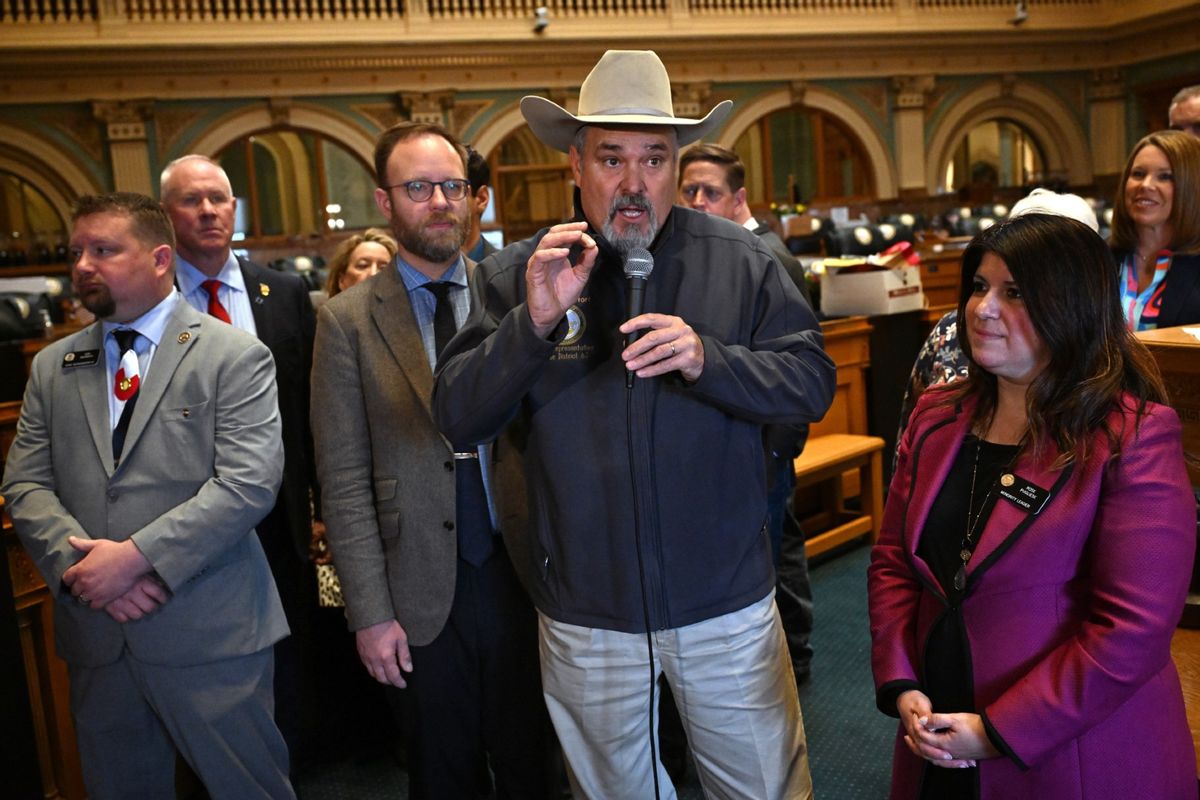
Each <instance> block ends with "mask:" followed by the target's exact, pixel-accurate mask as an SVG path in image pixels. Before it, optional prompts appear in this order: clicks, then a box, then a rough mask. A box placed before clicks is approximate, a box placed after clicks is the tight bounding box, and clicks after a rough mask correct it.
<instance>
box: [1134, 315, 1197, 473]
mask: <svg viewBox="0 0 1200 800" xmlns="http://www.w3.org/2000/svg"><path fill="white" fill-rule="evenodd" d="M1186 327H1200V326H1192V325H1189V326H1186ZM1137 338H1138V339H1139V340H1140V341H1141V342H1142V344H1144V345H1146V347H1148V348H1149V349H1150V352H1151V353H1152V354H1153V355H1154V360H1155V361H1157V362H1158V368H1159V369H1160V370H1162V375H1163V381H1164V382H1165V383H1166V384H1167V396H1168V397H1170V399H1171V408H1173V409H1175V413H1177V414H1178V415H1179V420H1180V422H1182V423H1183V449H1184V450H1185V451H1187V452H1188V453H1190V454H1191V455H1193V456H1195V457H1197V458H1200V339H1196V337H1194V336H1192V335H1191V334H1187V333H1184V332H1183V328H1161V329H1159V330H1153V331H1140V332H1138V333H1137ZM1189 474H1190V475H1191V477H1192V485H1193V486H1200V468H1196V467H1194V466H1193V467H1192V468H1191V469H1190V470H1189Z"/></svg>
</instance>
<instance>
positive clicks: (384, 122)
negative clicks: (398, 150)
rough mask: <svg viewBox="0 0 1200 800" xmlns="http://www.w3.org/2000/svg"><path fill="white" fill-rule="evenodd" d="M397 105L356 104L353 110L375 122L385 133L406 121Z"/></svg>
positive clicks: (352, 107)
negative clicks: (398, 123)
mask: <svg viewBox="0 0 1200 800" xmlns="http://www.w3.org/2000/svg"><path fill="white" fill-rule="evenodd" d="M397 105H398V102H397V103H356V104H354V105H352V106H350V108H351V109H353V110H354V111H356V112H358V113H359V114H362V115H363V116H364V117H366V118H367V119H369V120H371V122H374V123H375V125H376V126H378V128H379V130H381V131H385V130H387V129H388V128H390V127H392V126H393V125H395V124H396V123H397V122H401V121H403V120H404V115H403V114H401V113H400V110H399V108H398V107H397Z"/></svg>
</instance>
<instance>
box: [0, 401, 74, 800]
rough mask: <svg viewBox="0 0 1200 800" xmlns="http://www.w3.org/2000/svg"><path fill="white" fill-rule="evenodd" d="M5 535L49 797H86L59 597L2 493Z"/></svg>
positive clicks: (6, 441) (1, 413) (1, 425)
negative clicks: (62, 649)
mask: <svg viewBox="0 0 1200 800" xmlns="http://www.w3.org/2000/svg"><path fill="white" fill-rule="evenodd" d="M19 416H20V403H2V404H0V470H2V469H3V463H2V462H3V458H4V456H5V455H6V454H7V453H8V448H9V446H10V445H11V444H12V440H13V437H14V436H15V435H16V426H17V418H18V417H19ZM0 519H2V521H3V524H2V525H0V540H2V542H3V545H4V551H5V555H6V557H7V562H8V571H9V575H10V577H11V579H12V591H13V600H14V604H15V607H16V617H17V619H16V622H17V628H18V635H19V637H20V640H21V652H22V655H23V657H24V665H25V681H26V684H27V686H28V689H29V701H30V705H31V707H32V711H33V735H34V744H35V745H36V750H37V761H38V768H39V771H40V772H41V776H42V788H43V790H44V797H47V798H54V797H62V798H69V799H70V800H75V799H76V798H79V800H82V798H83V797H84V796H85V794H86V793H85V791H84V787H83V773H82V771H81V769H80V766H79V750H78V747H77V745H76V743H75V726H74V725H73V724H72V722H71V710H70V707H69V698H70V689H69V683H68V680H67V665H66V663H65V662H64V661H63V660H62V659H60V658H59V657H58V655H57V654H56V653H55V650H54V600H53V599H52V598H51V597H50V591H49V590H48V589H47V588H46V584H45V583H44V582H43V581H42V576H41V574H40V573H39V572H38V571H37V568H36V567H35V566H34V564H33V562H32V561H31V560H30V558H29V556H28V555H27V554H26V553H25V548H24V547H22V546H21V543H20V542H19V541H18V540H17V536H16V534H15V533H14V532H13V529H12V523H11V521H10V520H9V519H8V513H7V511H6V510H5V509H4V504H3V499H2V498H0Z"/></svg>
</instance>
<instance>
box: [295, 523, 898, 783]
mask: <svg viewBox="0 0 1200 800" xmlns="http://www.w3.org/2000/svg"><path fill="white" fill-rule="evenodd" d="M868 553H869V548H867V547H865V546H860V547H856V548H854V549H852V550H849V551H847V552H844V553H841V554H840V555H836V556H833V557H830V558H827V559H825V560H824V561H822V562H820V563H817V564H814V565H813V566H812V569H811V576H812V584H813V595H814V605H815V609H816V611H815V613H816V624H815V630H814V631H813V649H814V656H813V663H812V679H811V680H809V681H808V682H807V683H806V684H805V685H804V686H801V687H800V703H801V707H802V709H803V712H804V725H805V728H806V731H807V733H808V746H809V765H810V767H811V769H812V775H813V790H814V793H815V795H816V797H817V798H818V800H882V798H885V797H886V796H887V789H888V776H889V774H890V772H891V754H892V740H893V737H894V736H895V731H896V723H895V721H894V720H892V719H889V718H887V717H885V716H883V715H882V714H880V713H879V712H878V711H877V710H875V701H874V692H873V690H872V681H871V663H870V637H869V635H868V629H867V558H868ZM297 788H298V790H299V793H300V797H301V800H376V798H378V800H385V798H386V800H406V798H407V797H408V788H407V779H406V777H405V774H404V772H403V770H402V769H401V768H400V767H398V766H397V765H396V762H395V761H394V760H393V759H392V758H391V757H390V756H385V755H375V756H360V757H355V758H349V759H345V760H342V761H338V762H334V763H330V764H324V765H322V766H321V767H319V768H313V769H310V770H308V771H306V772H305V773H304V774H302V775H301V778H300V780H299V785H298V786H297ZM679 798H680V800H701V799H702V798H703V793H702V792H701V791H700V786H699V784H698V783H697V782H696V778H695V773H694V771H692V770H689V772H688V780H687V782H686V783H685V784H684V785H683V786H681V787H679Z"/></svg>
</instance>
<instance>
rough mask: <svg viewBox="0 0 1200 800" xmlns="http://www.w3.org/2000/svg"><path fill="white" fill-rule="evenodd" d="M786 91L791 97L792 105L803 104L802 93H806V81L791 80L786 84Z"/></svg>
mask: <svg viewBox="0 0 1200 800" xmlns="http://www.w3.org/2000/svg"><path fill="white" fill-rule="evenodd" d="M788 93H789V94H790V95H791V98H792V105H794V106H802V105H804V95H806V94H807V93H808V81H792V82H791V83H789V84H788Z"/></svg>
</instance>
